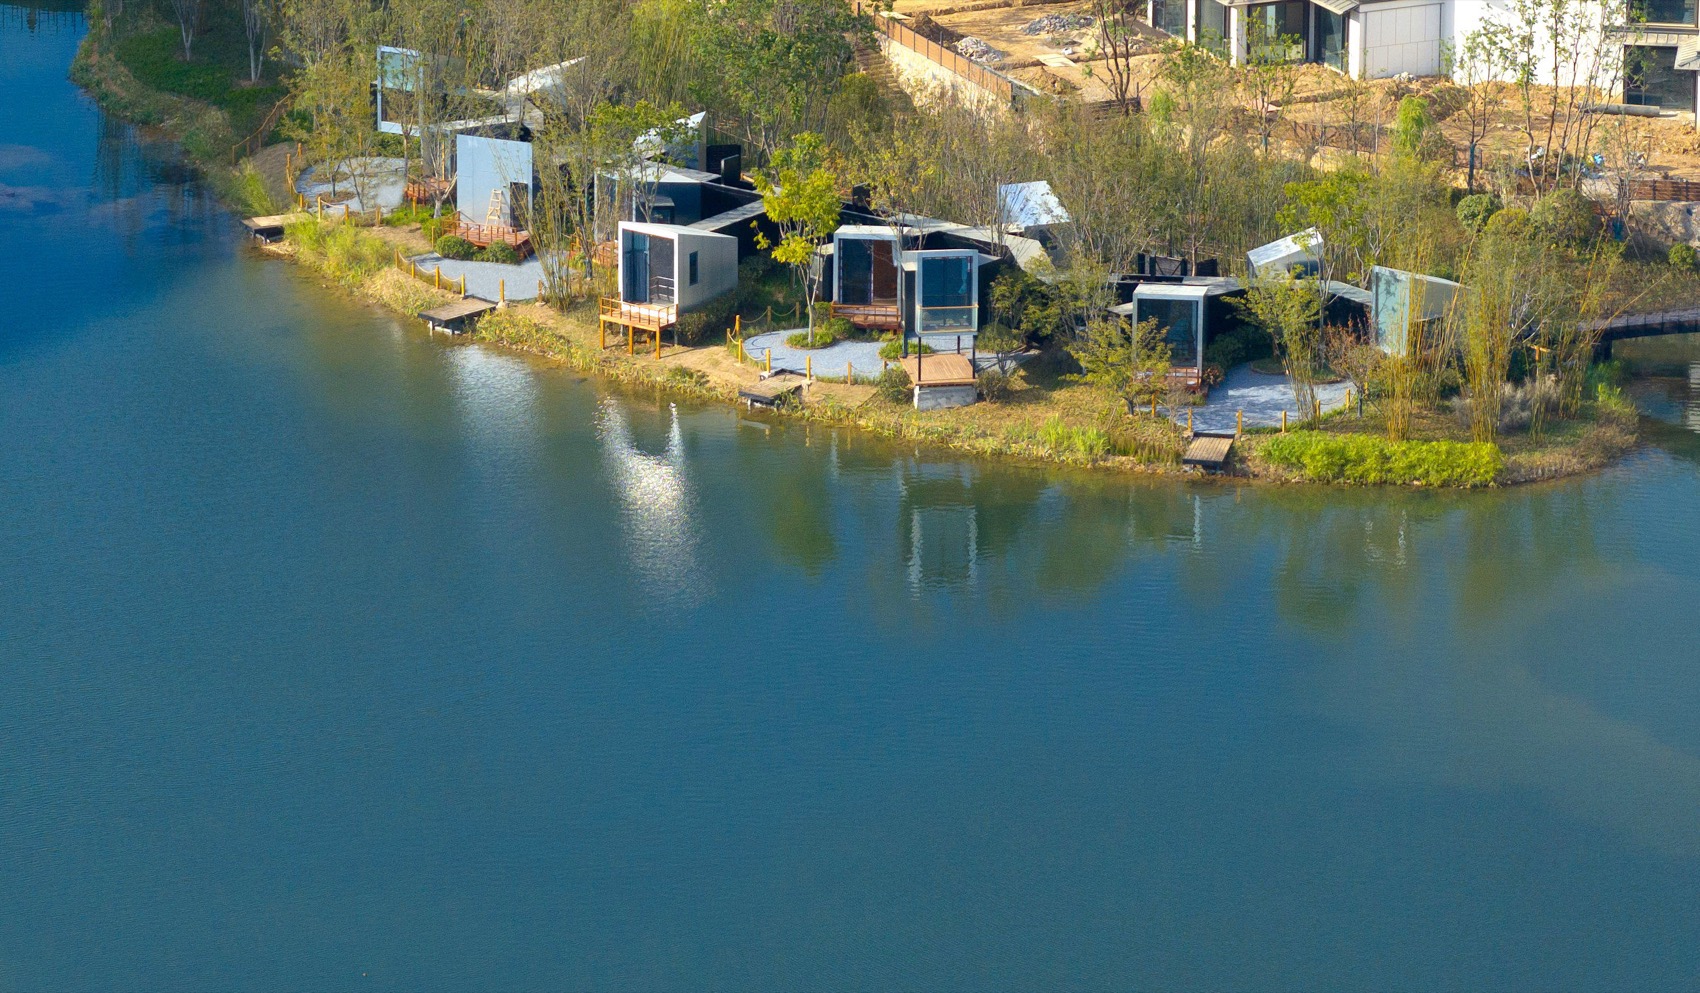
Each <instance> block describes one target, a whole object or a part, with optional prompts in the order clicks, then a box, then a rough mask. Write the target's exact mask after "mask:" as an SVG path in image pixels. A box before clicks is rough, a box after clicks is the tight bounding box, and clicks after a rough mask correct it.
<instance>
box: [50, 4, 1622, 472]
mask: <svg viewBox="0 0 1700 993" xmlns="http://www.w3.org/2000/svg"><path fill="white" fill-rule="evenodd" d="M163 40H166V39H164V38H163V35H160V34H154V33H148V32H140V33H133V34H130V35H128V36H127V37H126V39H125V40H124V41H123V42H120V43H118V44H102V42H101V41H100V39H98V38H97V37H96V35H94V34H91V35H90V37H89V39H88V40H86V41H85V43H84V46H83V48H82V49H81V50H80V51H79V53H78V55H77V59H76V61H75V63H74V65H73V69H72V77H73V79H74V80H75V81H76V82H78V83H79V84H80V85H82V86H83V87H84V88H85V89H87V90H88V91H89V92H90V93H91V94H93V95H94V96H95V98H96V99H97V100H99V101H100V102H101V103H102V105H103V106H105V107H106V108H107V109H108V110H109V111H111V112H113V113H115V114H117V115H119V116H121V117H124V118H126V119H128V120H131V121H134V122H136V123H138V124H141V125H144V126H147V127H151V128H153V129H156V130H157V132H158V133H159V134H160V135H162V136H164V137H169V138H173V139H175V140H177V141H178V142H180V143H181V144H182V147H183V149H184V152H185V154H186V155H187V156H188V158H189V159H190V160H191V161H192V162H193V163H195V164H196V165H197V166H198V167H199V168H200V169H201V171H202V172H203V174H204V175H205V176H206V177H207V178H208V180H209V181H210V182H211V184H212V185H213V186H214V188H215V189H216V191H217V192H218V193H219V194H220V195H221V196H222V197H224V198H225V199H226V200H227V201H228V202H230V203H231V204H232V206H233V207H234V209H236V210H238V211H242V212H244V213H249V214H255V213H270V212H273V211H275V210H276V209H277V204H276V203H275V202H274V201H273V199H272V197H270V196H268V194H267V190H266V184H265V182H263V181H262V179H261V177H260V175H259V174H258V172H257V171H256V170H255V169H254V168H253V166H252V165H251V164H248V163H243V164H242V165H239V166H234V167H233V166H232V165H231V164H230V162H229V154H230V146H231V144H232V143H234V142H235V141H236V140H238V138H240V137H242V135H240V134H238V133H237V129H236V128H234V127H233V125H232V120H233V118H232V114H233V112H234V113H236V114H237V115H242V114H253V113H255V112H256V111H259V108H261V107H262V105H264V106H269V105H270V104H269V103H268V102H267V101H268V100H269V99H270V98H271V96H272V95H270V94H263V93H261V91H260V90H259V89H258V88H247V89H246V92H247V93H248V94H250V96H236V95H234V94H235V93H236V91H237V90H241V89H244V88H242V87H238V86H236V85H235V83H234V82H233V77H231V76H230V75H229V72H228V71H227V70H217V71H212V70H206V69H203V68H196V67H195V66H193V64H184V63H181V62H176V60H175V56H174V55H170V54H167V53H166V52H165V50H164V49H163ZM173 62H175V64H173ZM136 69H140V70H141V71H142V73H143V75H145V76H146V79H145V80H144V79H143V78H139V77H138V74H137V71H136ZM197 94H199V95H197ZM253 94H259V95H253ZM274 102H275V101H274ZM260 112H262V113H263V111H260ZM429 246H430V243H429V240H428V239H427V238H426V237H425V236H424V234H423V232H422V231H421V230H420V229H419V225H417V224H401V225H393V226H391V225H387V226H382V227H363V226H356V225H352V224H335V223H331V224H323V225H321V224H320V223H318V222H309V223H305V224H302V225H299V226H296V227H294V228H292V229H291V230H290V231H289V233H288V238H287V239H286V241H285V242H284V243H282V244H281V245H278V246H274V247H273V251H275V252H276V253H277V254H280V255H284V256H288V257H291V258H293V259H294V260H296V261H297V262H299V263H301V264H302V265H304V266H307V267H309V268H310V269H312V270H313V271H315V272H317V273H319V274H320V275H322V276H323V277H324V278H326V279H327V280H328V281H330V282H332V283H334V284H335V285H337V286H339V287H341V288H343V289H345V290H347V291H349V292H352V293H355V294H357V295H359V296H361V297H363V298H365V299H367V300H370V301H372V302H373V303H376V304H378V305H380V306H383V307H385V308H387V309H389V310H392V311H395V312H397V313H401V314H405V315H409V316H412V315H415V314H417V313H419V312H420V311H421V310H424V309H427V308H428V307H430V306H432V305H434V304H436V303H440V302H446V301H447V300H449V299H451V298H452V297H451V295H450V294H449V293H447V292H445V291H441V290H436V289H434V288H432V287H431V286H430V285H428V284H425V283H422V282H420V281H418V280H415V279H413V278H411V277H409V276H408V275H407V274H406V273H403V272H401V271H399V270H398V269H396V268H395V267H394V266H393V265H392V260H393V259H394V257H395V253H396V251H397V250H400V251H402V252H403V253H404V254H417V253H420V252H423V251H426V250H428V249H429ZM770 282H771V284H772V285H771V286H770V285H768V284H769V283H770ZM750 284H751V286H753V287H755V288H756V290H759V292H755V291H752V292H751V294H748V295H750V296H751V300H749V301H742V300H741V301H740V304H744V303H748V304H749V307H748V308H743V307H741V309H750V308H753V309H754V310H762V309H764V301H766V307H765V309H770V310H782V309H784V304H785V302H786V300H787V295H786V286H785V284H784V281H783V280H782V279H780V278H779V277H778V276H777V275H775V272H773V271H770V272H768V273H767V274H766V277H765V281H764V280H763V279H752V280H750ZM764 294H765V295H764ZM769 298H771V299H769ZM744 316H745V319H746V321H748V320H749V319H750V318H751V317H752V316H753V311H752V313H747V314H745V315H744ZM768 323H772V321H771V319H770V320H769V321H768ZM474 335H475V338H476V339H477V340H478V341H481V342H485V343H488V344H491V345H497V346H501V347H505V348H511V349H515V350H518V351H523V352H527V353H531V354H534V355H538V356H543V357H546V358H548V359H550V360H552V361H555V362H559V363H561V364H562V365H564V366H567V367H570V368H573V369H575V370H578V371H581V372H585V373H590V374H594V375H597V376H602V377H606V378H608V379H611V380H615V381H618V382H621V383H624V384H627V385H629V386H635V387H641V388H653V389H656V390H665V391H669V392H671V393H674V394H681V395H686V396H691V397H695V398H698V399H702V400H706V401H713V402H726V403H733V402H737V397H738V390H739V388H740V386H743V385H746V384H753V383H755V382H756V381H757V380H758V378H759V374H758V370H757V368H756V367H755V365H754V364H753V363H748V362H741V361H739V358H738V356H737V353H736V349H735V348H733V347H729V346H726V345H723V344H720V343H718V341H717V340H716V337H715V334H709V335H707V336H706V337H707V340H710V341H713V342H715V343H712V344H705V345H699V346H696V347H684V348H679V347H672V346H669V347H667V348H666V349H665V350H664V353H663V355H662V357H661V358H660V359H655V358H653V357H651V356H650V355H649V353H644V354H641V355H638V356H628V355H626V354H625V352H624V351H623V350H621V349H618V348H607V349H604V348H602V347H601V343H600V342H599V341H598V335H597V331H596V319H595V308H594V305H593V304H581V305H579V306H577V307H574V308H569V309H568V310H567V311H566V312H564V313H563V312H557V311H556V310H554V309H551V308H549V307H546V306H542V305H538V304H523V305H514V306H510V307H507V308H505V309H503V310H501V311H498V312H496V313H494V314H491V315H488V316H487V317H485V318H484V319H483V320H482V321H481V322H480V323H479V324H478V326H477V328H476V330H475V332H474ZM1073 371H1076V370H1074V369H1073V366H1072V362H1071V361H1070V360H1069V359H1068V357H1067V356H1066V355H1065V354H1063V353H1061V352H1060V351H1059V352H1054V353H1048V354H1046V355H1043V356H1040V357H1038V358H1036V359H1034V360H1030V361H1028V362H1026V363H1024V364H1022V366H1020V368H1019V369H1018V370H1017V371H1016V372H1014V373H1013V374H1011V375H1010V376H1009V377H1008V379H1007V382H1003V383H1000V384H999V389H997V390H996V399H995V402H983V403H980V404H976V405H973V406H970V407H960V408H954V409H950V410H941V411H931V412H927V413H921V412H919V411H916V410H915V409H914V408H913V406H912V405H910V404H908V403H905V402H901V400H899V399H897V398H895V397H893V396H890V395H882V394H881V391H879V390H877V389H875V387H874V386H873V385H871V384H868V383H845V382H842V381H838V382H834V381H830V380H821V381H818V382H817V383H816V384H815V385H814V386H813V387H812V388H811V389H810V390H809V391H808V394H807V396H806V397H805V399H804V400H803V401H802V402H801V403H799V404H797V405H795V406H793V407H791V408H788V409H787V410H785V411H784V414H785V415H786V416H792V417H797V418H803V419H807V420H810V421H813V422H817V423H823V424H830V425H837V426H845V427H854V428H857V429H859V430H863V431H868V432H872V433H874V434H877V435H881V436H884V437H887V438H891V439H896V440H901V441H907V442H916V443H924V444H928V445H933V446H939V447H945V448H950V449H954V450H957V451H961V452H966V453H972V454H976V455H985V456H996V457H1000V458H1007V459H1016V460H1022V461H1028V462H1034V463H1044V464H1067V465H1079V466H1092V467H1096V468H1103V469H1112V470H1120V471H1130V472H1150V473H1165V474H1180V473H1182V472H1183V470H1182V468H1181V465H1180V460H1181V455H1182V453H1183V452H1184V450H1185V446H1186V439H1185V436H1184V433H1183V432H1182V431H1181V430H1180V429H1179V428H1178V427H1177V426H1175V425H1173V424H1171V423H1169V422H1168V421H1167V420H1166V419H1164V418H1161V417H1150V416H1143V415H1137V414H1130V413H1129V412H1128V410H1127V407H1126V405H1125V403H1123V402H1122V401H1121V400H1120V399H1119V398H1117V397H1115V396H1112V395H1111V394H1109V393H1107V392H1106V391H1104V390H1102V389H1099V388H1097V387H1094V386H1091V385H1088V384H1085V383H1082V382H1079V381H1078V380H1076V379H1075V377H1074V376H1072V375H1071V372H1073ZM1416 427H1417V430H1416V431H1415V434H1416V435H1417V436H1418V437H1419V438H1421V439H1422V441H1420V442H1417V443H1407V444H1405V445H1390V444H1389V443H1387V442H1385V441H1383V440H1382V439H1381V438H1380V437H1379V431H1380V425H1379V423H1378V422H1377V421H1376V420H1375V419H1373V418H1369V419H1358V418H1355V417H1345V416H1336V417H1330V418H1327V419H1325V420H1324V421H1323V422H1322V423H1321V424H1319V425H1316V426H1315V428H1314V430H1311V431H1303V432H1299V431H1295V432H1294V433H1292V434H1287V435H1276V434H1261V433H1253V434H1248V435H1247V436H1246V437H1245V438H1244V439H1242V441H1241V442H1240V444H1239V445H1238V446H1236V447H1237V459H1236V465H1235V466H1234V472H1235V474H1236V475H1238V476H1240V477H1243V478H1255V479H1266V480H1272V481H1294V482H1297V481H1305V482H1341V483H1357V484H1375V485H1389V484H1399V485H1405V484H1418V485H1428V486H1448V487H1475V486H1488V485H1510V484H1515V483H1523V482H1532V481H1535V480H1540V479H1552V478H1558V477H1560V476H1566V475H1573V474H1577V473H1582V472H1588V471H1591V470H1594V469H1597V468H1599V467H1601V466H1603V465H1605V464H1607V463H1608V462H1610V461H1611V460H1612V459H1615V458H1617V457H1619V456H1620V455H1622V454H1623V453H1624V452H1626V451H1628V450H1629V449H1630V448H1632V447H1633V446H1634V445H1635V443H1636V438H1635V418H1634V415H1633V411H1629V410H1626V409H1625V408H1624V407H1623V406H1622V405H1621V404H1620V403H1617V404H1613V403H1607V402H1605V401H1600V402H1592V403H1590V404H1589V405H1588V408H1587V410H1586V411H1585V412H1584V416H1582V417H1580V418H1577V419H1574V420H1571V421H1568V422H1561V423H1558V424H1555V425H1552V426H1550V427H1549V428H1548V429H1547V430H1546V431H1545V432H1544V433H1542V434H1540V435H1539V436H1538V437H1537V436H1533V435H1529V434H1527V433H1524V434H1518V435H1510V436H1507V437H1505V438H1502V439H1501V440H1500V443H1499V444H1498V445H1497V446H1472V445H1469V444H1467V443H1466V442H1467V441H1468V431H1467V429H1466V428H1465V427H1464V426H1463V422H1462V421H1461V420H1460V419H1458V418H1457V417H1455V416H1451V415H1448V414H1446V413H1442V412H1430V413H1428V414H1426V415H1424V417H1422V418H1420V419H1419V423H1418V424H1417V426H1416Z"/></svg>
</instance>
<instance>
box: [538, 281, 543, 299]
mask: <svg viewBox="0 0 1700 993" xmlns="http://www.w3.org/2000/svg"><path fill="white" fill-rule="evenodd" d="M537 299H538V300H540V301H541V300H542V299H543V280H541V279H539V280H538V281H537Z"/></svg>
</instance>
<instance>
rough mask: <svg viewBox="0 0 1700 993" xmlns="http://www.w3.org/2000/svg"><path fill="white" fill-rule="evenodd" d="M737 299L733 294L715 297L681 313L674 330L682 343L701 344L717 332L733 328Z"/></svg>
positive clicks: (721, 332) (724, 331)
mask: <svg viewBox="0 0 1700 993" xmlns="http://www.w3.org/2000/svg"><path fill="white" fill-rule="evenodd" d="M736 302H737V301H736V299H735V298H734V297H733V296H732V295H731V294H725V295H723V296H718V297H715V298H714V299H713V300H710V301H709V302H708V303H706V304H703V305H702V306H701V307H699V308H697V309H696V310H693V311H690V312H688V313H684V314H680V315H679V323H677V324H675V325H674V326H673V330H674V331H675V332H676V333H677V334H678V336H679V343H680V344H682V345H700V344H702V343H703V342H705V341H708V340H710V339H711V338H713V337H714V336H715V335H716V334H725V333H726V332H728V331H730V330H731V328H732V309H733V305H734V304H735V303H736Z"/></svg>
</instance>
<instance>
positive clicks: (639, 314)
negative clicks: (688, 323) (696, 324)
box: [596, 297, 679, 331]
mask: <svg viewBox="0 0 1700 993" xmlns="http://www.w3.org/2000/svg"><path fill="white" fill-rule="evenodd" d="M596 316H597V319H598V320H599V321H605V322H607V323H609V324H623V325H625V326H626V327H628V328H639V329H641V330H645V331H660V330H661V329H662V328H668V327H672V326H673V325H675V324H677V323H679V305H678V304H675V303H627V302H626V301H624V300H621V299H619V298H618V297H603V298H602V299H601V301H600V304H599V306H598V307H597V312H596Z"/></svg>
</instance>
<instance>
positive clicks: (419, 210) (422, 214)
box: [384, 204, 433, 228]
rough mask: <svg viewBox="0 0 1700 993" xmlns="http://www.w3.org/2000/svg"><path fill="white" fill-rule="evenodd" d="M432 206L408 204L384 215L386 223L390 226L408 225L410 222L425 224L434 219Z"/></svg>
mask: <svg viewBox="0 0 1700 993" xmlns="http://www.w3.org/2000/svg"><path fill="white" fill-rule="evenodd" d="M432 219H433V218H432V217H431V208H430V207H427V206H425V205H424V204H406V205H403V206H400V207H397V208H396V209H394V210H392V211H390V212H389V213H387V214H385V215H384V224H385V225H386V226H388V227H393V228H399V227H406V226H407V225H409V224H421V225H422V224H424V223H425V222H426V221H429V220H432Z"/></svg>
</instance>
